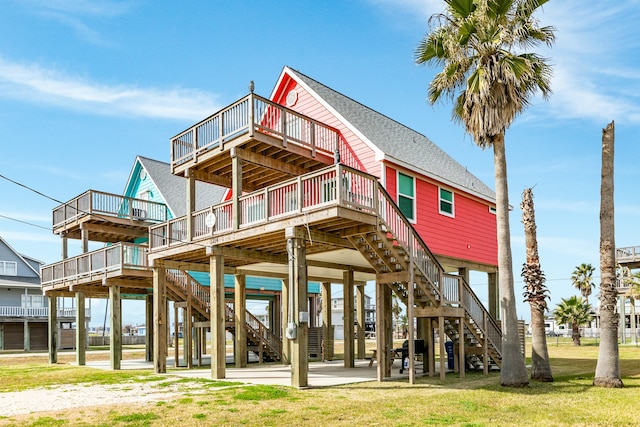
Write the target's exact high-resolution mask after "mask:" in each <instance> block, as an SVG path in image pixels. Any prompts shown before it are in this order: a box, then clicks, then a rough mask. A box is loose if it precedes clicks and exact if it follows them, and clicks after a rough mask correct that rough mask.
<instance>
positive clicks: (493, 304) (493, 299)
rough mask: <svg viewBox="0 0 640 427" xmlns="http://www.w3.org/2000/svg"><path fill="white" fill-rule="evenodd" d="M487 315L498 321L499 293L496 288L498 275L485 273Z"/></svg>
mask: <svg viewBox="0 0 640 427" xmlns="http://www.w3.org/2000/svg"><path fill="white" fill-rule="evenodd" d="M487 280H488V283H487V284H488V288H489V292H488V298H489V314H490V315H491V317H493V318H494V319H496V320H498V319H500V293H499V287H498V273H487Z"/></svg>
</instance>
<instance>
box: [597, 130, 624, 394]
mask: <svg viewBox="0 0 640 427" xmlns="http://www.w3.org/2000/svg"><path fill="white" fill-rule="evenodd" d="M613 143H614V125H613V122H611V123H609V124H608V125H607V127H606V128H605V129H602V184H601V186H600V348H599V349H598V363H597V364H596V375H595V377H594V379H593V384H594V385H596V386H599V387H611V388H621V387H623V384H622V379H621V378H620V352H619V349H618V316H617V314H616V303H617V301H618V290H617V288H616V239H615V223H614V220H613V208H614V203H613Z"/></svg>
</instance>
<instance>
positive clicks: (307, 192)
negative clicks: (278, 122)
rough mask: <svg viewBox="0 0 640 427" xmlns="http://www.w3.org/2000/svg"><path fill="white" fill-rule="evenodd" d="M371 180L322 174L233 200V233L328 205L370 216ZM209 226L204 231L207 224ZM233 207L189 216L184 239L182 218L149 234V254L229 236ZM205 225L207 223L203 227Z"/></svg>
mask: <svg viewBox="0 0 640 427" xmlns="http://www.w3.org/2000/svg"><path fill="white" fill-rule="evenodd" d="M376 185H377V184H376V180H375V178H374V177H372V176H371V175H368V174H366V173H363V172H360V171H357V170H355V169H352V168H350V167H348V166H344V165H340V164H338V165H334V166H329V167H327V168H324V169H321V170H319V171H315V172H312V173H308V174H306V175H302V176H299V177H297V178H293V179H290V180H288V181H284V182H282V183H279V184H277V185H273V186H270V187H266V188H264V189H262V190H259V191H255V192H253V193H249V194H245V195H243V196H242V197H240V198H239V203H238V205H239V216H238V228H239V229H242V228H247V227H251V226H255V225H260V224H265V223H267V222H270V221H274V220H277V219H282V218H287V217H292V216H296V215H299V214H302V213H305V212H311V211H313V210H316V209H321V208H324V207H327V206H330V205H336V204H337V205H340V206H344V207H348V208H353V209H358V210H359V211H363V212H369V213H375V211H376V205H377V191H376V190H375V189H376ZM208 217H209V218H210V219H211V218H214V219H215V221H214V226H213V227H208V226H207V218H208ZM232 219H233V203H232V202H224V203H221V204H219V205H216V206H212V207H209V208H206V209H202V210H200V211H197V212H195V213H194V214H193V215H192V221H193V237H192V239H191V240H190V239H189V237H188V236H187V218H186V217H180V218H176V219H172V220H170V221H167V222H165V223H162V224H157V225H154V226H151V227H150V228H149V242H150V249H151V250H156V249H162V248H167V247H170V246H178V245H183V244H186V243H189V242H190V241H197V240H201V239H205V238H209V237H212V236H216V235H220V234H223V233H228V232H231V231H233V230H234V229H233V221H232ZM209 224H211V223H209Z"/></svg>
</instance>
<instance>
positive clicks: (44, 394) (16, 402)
mask: <svg viewBox="0 0 640 427" xmlns="http://www.w3.org/2000/svg"><path fill="white" fill-rule="evenodd" d="M187 387H188V386H187V385H185V384H184V383H182V384H177V383H175V382H173V381H172V382H170V383H169V384H167V382H163V383H161V384H159V383H157V382H152V383H136V382H131V383H129V382H127V383H121V384H108V385H98V384H73V385H71V384H69V385H60V386H56V387H48V388H33V389H29V390H24V391H16V392H8V393H0V416H5V417H8V416H14V415H22V414H31V413H34V412H49V411H61V410H64V409H70V408H81V407H87V406H101V405H117V404H125V403H128V404H131V403H147V402H157V401H163V400H170V399H172V398H175V397H176V396H179V395H182V394H183V393H184V392H185V391H186V390H185V388H187ZM188 388H190V387H188ZM189 392H190V393H194V392H196V393H197V389H192V390H190V391H189Z"/></svg>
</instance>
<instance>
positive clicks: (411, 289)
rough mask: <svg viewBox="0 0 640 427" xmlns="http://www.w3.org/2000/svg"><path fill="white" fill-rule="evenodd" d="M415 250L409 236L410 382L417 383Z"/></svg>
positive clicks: (408, 318) (411, 238)
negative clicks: (414, 323)
mask: <svg viewBox="0 0 640 427" xmlns="http://www.w3.org/2000/svg"><path fill="white" fill-rule="evenodd" d="M413 263H414V251H413V235H411V237H410V238H409V283H407V293H408V295H407V320H408V323H409V324H408V332H409V336H408V337H407V339H408V340H409V352H408V353H409V355H408V357H409V363H408V365H409V384H411V385H413V384H415V383H416V367H415V355H416V354H415V353H416V345H415V341H414V340H415V333H414V330H413V329H414V328H413V319H414V308H415V296H416V294H415V272H414V268H413Z"/></svg>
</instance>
